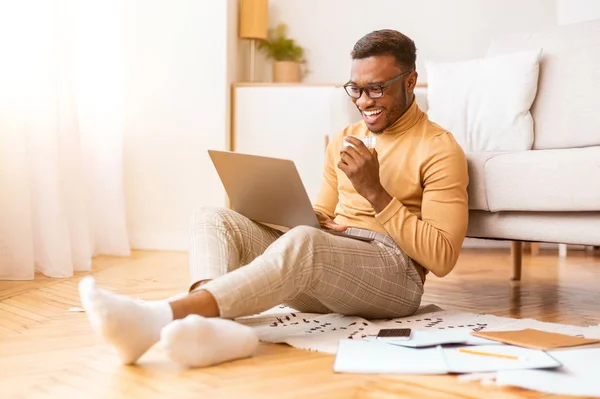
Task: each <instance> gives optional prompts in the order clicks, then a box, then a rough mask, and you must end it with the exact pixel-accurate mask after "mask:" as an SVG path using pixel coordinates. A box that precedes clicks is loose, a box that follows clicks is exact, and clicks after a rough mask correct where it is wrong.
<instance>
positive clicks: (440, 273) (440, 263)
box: [429, 243, 459, 277]
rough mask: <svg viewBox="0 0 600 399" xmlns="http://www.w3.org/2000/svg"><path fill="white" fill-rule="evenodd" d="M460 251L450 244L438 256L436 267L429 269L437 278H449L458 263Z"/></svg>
mask: <svg viewBox="0 0 600 399" xmlns="http://www.w3.org/2000/svg"><path fill="white" fill-rule="evenodd" d="M458 254H459V251H458V250H456V249H455V248H454V247H453V246H452V245H451V244H449V243H448V245H447V246H445V248H444V250H442V251H441V252H440V253H439V254H438V256H436V258H437V259H436V262H435V267H432V268H431V269H429V270H430V271H431V272H432V273H433V274H434V275H435V276H436V277H445V276H447V275H448V274H449V273H450V272H451V271H452V270H454V267H455V266H456V263H457V262H458Z"/></svg>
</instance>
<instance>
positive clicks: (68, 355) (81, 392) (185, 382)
mask: <svg viewBox="0 0 600 399" xmlns="http://www.w3.org/2000/svg"><path fill="white" fill-rule="evenodd" d="M509 263H510V254H509V251H508V250H493V251H489V250H488V251H486V250H469V251H464V253H463V254H462V255H461V259H460V261H459V265H458V266H457V268H456V270H455V271H454V272H452V273H451V274H450V275H449V276H448V277H446V278H444V279H437V278H435V277H430V278H429V279H428V282H427V285H426V296H425V302H426V303H435V304H438V305H440V306H442V307H445V308H458V309H463V310H466V311H472V312H482V313H490V314H495V315H500V316H511V317H518V318H525V317H527V318H535V319H538V320H544V321H554V322H560V323H567V324H577V325H592V324H593V325H595V324H598V323H600V306H599V305H598V286H599V282H600V253H598V252H596V253H595V254H592V253H589V252H588V253H585V252H583V251H572V252H570V253H569V257H568V258H567V259H559V258H558V257H557V255H556V251H553V252H544V251H542V252H541V254H540V255H539V256H535V257H533V256H525V258H524V261H523V281H522V282H521V283H511V282H510V281H509V275H510V264H509ZM186 269H187V255H186V254H184V253H172V252H171V253H170V252H136V253H134V254H133V256H132V257H131V258H110V257H103V258H99V259H96V260H95V262H94V267H93V272H92V274H94V275H95V276H96V278H97V280H98V281H99V283H100V284H101V286H103V287H107V288H109V289H112V290H115V291H118V292H121V293H125V294H129V295H133V296H135V297H139V298H143V299H159V298H164V297H167V296H170V295H173V294H176V293H179V292H181V291H183V290H185V288H186V284H187V271H186ZM83 275H85V274H84V273H81V274H79V275H77V276H75V277H73V278H70V279H64V280H60V279H49V278H45V277H41V276H40V277H38V278H37V279H36V280H35V281H30V282H7V281H0V398H3V399H7V398H27V399H31V398H46V397H47V398H110V399H117V398H144V399H149V398H167V397H168V398H201V399H202V398H211V399H212V398H277V399H284V398H344V399H346V398H356V399H367V398H409V397H411V398H522V397H527V398H529V397H531V398H539V397H550V396H548V395H545V394H541V393H537V392H529V391H523V390H520V389H515V388H497V387H486V386H482V385H480V384H478V383H463V382H458V381H457V380H456V379H455V377H452V376H434V377H427V376H393V375H386V376H376V375H349V374H334V373H333V372H332V364H333V359H334V357H333V356H332V355H327V354H317V353H312V352H307V351H302V350H298V349H294V348H290V347H288V346H285V345H273V344H263V345H261V346H260V348H259V350H258V352H257V353H256V355H255V356H254V357H253V358H251V359H246V360H241V361H236V362H231V363H228V364H223V365H221V366H217V367H211V368H206V369H200V370H183V369H181V368H179V367H178V366H177V365H176V364H174V363H172V362H170V361H169V360H168V359H166V357H165V356H164V353H162V352H161V350H160V348H158V347H157V348H154V349H152V350H151V351H150V352H149V353H148V354H146V356H144V357H143V358H142V360H141V362H140V364H139V366H128V367H125V366H121V365H119V364H118V362H117V358H116V356H115V355H114V353H113V352H112V350H111V348H109V347H107V346H106V345H104V344H103V343H102V342H101V341H100V340H99V339H98V338H97V337H96V336H95V335H93V334H92V332H91V330H90V327H89V325H88V323H87V320H86V319H85V315H84V314H83V313H75V312H69V311H67V310H68V309H69V308H71V307H74V306H79V299H78V294H77V282H78V281H79V279H80V278H81V277H82V276H83Z"/></svg>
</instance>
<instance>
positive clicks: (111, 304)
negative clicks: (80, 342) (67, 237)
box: [79, 277, 173, 364]
mask: <svg viewBox="0 0 600 399" xmlns="http://www.w3.org/2000/svg"><path fill="white" fill-rule="evenodd" d="M79 295H80V296H81V303H82V305H83V308H84V309H85V311H86V313H87V316H88V319H89V321H90V324H91V325H92V328H93V329H94V331H95V332H96V333H97V334H99V335H100V336H101V337H102V338H104V340H106V341H107V342H108V343H110V344H111V345H112V346H114V347H115V348H116V349H117V351H118V352H119V357H120V358H121V360H122V361H123V363H124V364H132V363H135V361H136V360H137V359H139V358H140V356H142V355H143V354H144V353H145V352H146V351H147V350H148V349H150V348H151V347H152V345H154V344H155V343H156V342H158V340H159V339H160V331H161V329H162V328H163V327H164V326H166V325H167V324H169V322H171V321H172V320H173V312H172V311H171V306H170V305H169V302H167V301H149V302H144V301H141V300H134V299H131V298H129V297H126V296H124V295H118V294H113V293H111V292H108V291H106V290H103V289H100V288H98V287H96V282H95V281H94V279H93V278H92V277H86V278H84V279H83V280H81V282H80V283H79Z"/></svg>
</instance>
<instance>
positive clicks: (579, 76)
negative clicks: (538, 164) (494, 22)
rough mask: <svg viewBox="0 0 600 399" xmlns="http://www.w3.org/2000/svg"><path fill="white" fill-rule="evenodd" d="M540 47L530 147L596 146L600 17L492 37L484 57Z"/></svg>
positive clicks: (599, 133) (599, 136) (599, 138)
mask: <svg viewBox="0 0 600 399" xmlns="http://www.w3.org/2000/svg"><path fill="white" fill-rule="evenodd" d="M538 48H542V49H543V50H542V57H541V62H540V77H539V83H538V92H537V97H536V99H535V101H534V103H533V106H532V109H531V113H532V115H533V120H534V123H535V140H534V143H533V148H534V149H551V148H574V147H588V146H589V147H591V146H597V145H600V113H598V107H599V106H600V100H598V99H599V98H600V97H599V93H600V68H599V67H598V65H600V20H596V21H589V22H584V23H578V24H572V25H566V26H559V27H556V28H552V29H550V30H548V31H545V32H542V33H535V34H517V35H511V36H506V37H503V38H499V39H498V40H494V41H492V44H491V46H490V48H489V51H488V55H497V54H502V53H512V52H515V51H522V50H526V49H538Z"/></svg>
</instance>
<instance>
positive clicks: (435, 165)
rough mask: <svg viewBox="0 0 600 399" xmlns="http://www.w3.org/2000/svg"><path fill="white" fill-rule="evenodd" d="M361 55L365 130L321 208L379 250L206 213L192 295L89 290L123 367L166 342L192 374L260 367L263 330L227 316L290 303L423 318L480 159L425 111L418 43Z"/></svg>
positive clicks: (355, 85) (339, 154)
mask: <svg viewBox="0 0 600 399" xmlns="http://www.w3.org/2000/svg"><path fill="white" fill-rule="evenodd" d="M351 54H352V68H351V80H350V81H349V82H348V83H347V84H346V85H345V86H344V88H345V90H346V92H347V93H348V95H349V96H350V97H351V98H352V101H353V102H354V103H355V105H356V107H357V108H358V110H359V111H360V112H361V114H362V118H363V120H362V121H360V122H358V123H355V124H353V125H350V126H348V127H346V128H345V129H344V130H343V131H342V132H340V133H339V134H338V135H337V136H336V137H335V139H333V140H332V141H331V143H330V144H329V146H328V148H327V154H326V161H325V170H324V174H323V177H324V179H323V184H322V188H321V190H320V193H319V195H318V198H317V200H316V203H315V204H314V208H315V211H316V212H317V215H318V218H319V221H320V223H321V225H322V226H323V227H325V228H328V229H332V230H337V231H344V230H346V229H362V230H363V231H362V233H363V235H367V236H369V237H371V238H373V239H374V240H373V241H371V242H364V241H359V240H356V239H352V238H348V237H342V236H339V235H333V234H330V233H327V232H326V231H323V230H319V229H315V228H313V227H308V226H302V227H296V228H293V229H291V230H290V231H288V232H287V233H285V234H284V233H282V232H280V231H278V230H275V229H272V228H270V227H267V226H264V225H261V224H259V223H255V222H253V221H251V220H249V219H247V218H246V217H244V216H242V215H240V214H238V213H236V212H234V211H231V210H227V209H222V208H204V209H202V210H200V211H199V212H197V213H196V214H195V215H194V217H193V223H192V226H191V233H190V234H191V249H190V269H191V277H192V282H193V285H192V287H191V288H190V293H189V295H187V296H186V297H184V298H181V299H178V300H173V301H170V302H168V301H156V302H140V301H135V300H132V299H130V298H127V297H125V296H121V295H116V294H113V293H110V292H108V291H105V290H102V289H100V288H97V287H96V286H95V283H94V280H93V279H92V278H91V277H88V278H86V279H84V280H83V281H82V282H81V284H80V293H81V298H82V303H83V306H84V308H85V310H86V311H87V313H88V317H89V319H90V322H91V324H92V326H93V328H94V329H95V330H96V331H97V332H99V333H100V334H101V335H102V336H103V338H104V339H105V340H107V341H108V342H109V343H110V344H112V345H113V346H114V347H116V349H117V350H118V352H119V354H120V357H121V359H122V361H123V362H124V363H126V364H131V363H134V362H136V361H137V359H138V358H139V357H140V356H142V355H143V354H144V353H145V352H146V351H147V350H148V349H149V348H150V347H151V346H152V345H154V344H155V343H156V342H158V341H159V340H162V343H163V345H165V346H166V347H167V349H168V351H169V353H170V355H171V357H172V358H173V359H174V360H176V361H179V362H180V363H183V364H185V365H188V366H206V365H210V364H215V363H219V362H222V361H226V360H231V359H235V358H240V357H245V356H250V355H251V354H252V352H253V351H254V349H255V348H256V345H257V339H256V335H255V334H254V332H253V330H252V329H250V328H248V327H245V326H242V325H240V324H237V323H235V322H233V321H230V320H227V319H233V318H236V317H241V316H247V315H252V314H256V313H260V312H263V311H265V310H268V309H270V308H272V307H274V306H277V305H279V304H282V303H283V304H287V305H289V306H290V307H292V308H294V309H297V310H299V311H302V312H313V313H329V312H337V313H341V314H345V315H357V316H362V317H365V318H371V319H374V318H395V317H403V316H408V315H410V314H412V313H414V312H415V311H416V310H417V309H418V307H419V304H420V302H421V296H422V294H423V284H424V282H425V276H426V274H427V273H428V272H429V271H430V272H432V273H433V274H435V275H436V276H444V275H446V274H448V273H449V272H450V271H451V270H452V269H453V267H454V265H455V264H456V262H457V259H458V255H459V251H460V248H461V245H462V242H463V240H464V237H465V234H466V229H467V219H468V203H467V202H468V201H467V184H468V175H467V161H466V158H465V155H464V153H463V151H462V149H461V147H460V146H459V145H458V144H457V142H456V141H455V139H454V137H453V136H452V134H451V133H449V132H447V131H445V130H444V129H443V128H441V127H440V126H438V125H436V124H434V123H433V122H431V121H429V119H428V117H427V115H426V114H425V113H424V112H422V111H421V110H420V109H419V107H418V106H417V104H416V102H415V96H414V88H415V85H416V82H417V72H416V71H415V60H416V49H415V45H414V42H413V41H412V40H411V39H409V38H408V37H406V36H405V35H403V34H401V33H399V32H397V31H393V30H381V31H375V32H372V33H369V34H367V35H366V36H364V37H363V38H361V39H360V40H359V41H358V42H357V43H356V44H355V46H354V49H353V51H352V53H351ZM308 117H310V116H308ZM369 135H374V136H376V137H377V143H376V150H374V151H371V150H370V149H369V148H367V147H366V146H365V144H364V143H363V141H362V140H361V139H362V138H364V137H366V136H369ZM188 315H192V316H190V317H187V318H186V316H188ZM184 318H185V320H180V319H184ZM174 320H176V321H174ZM161 331H162V335H161Z"/></svg>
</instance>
